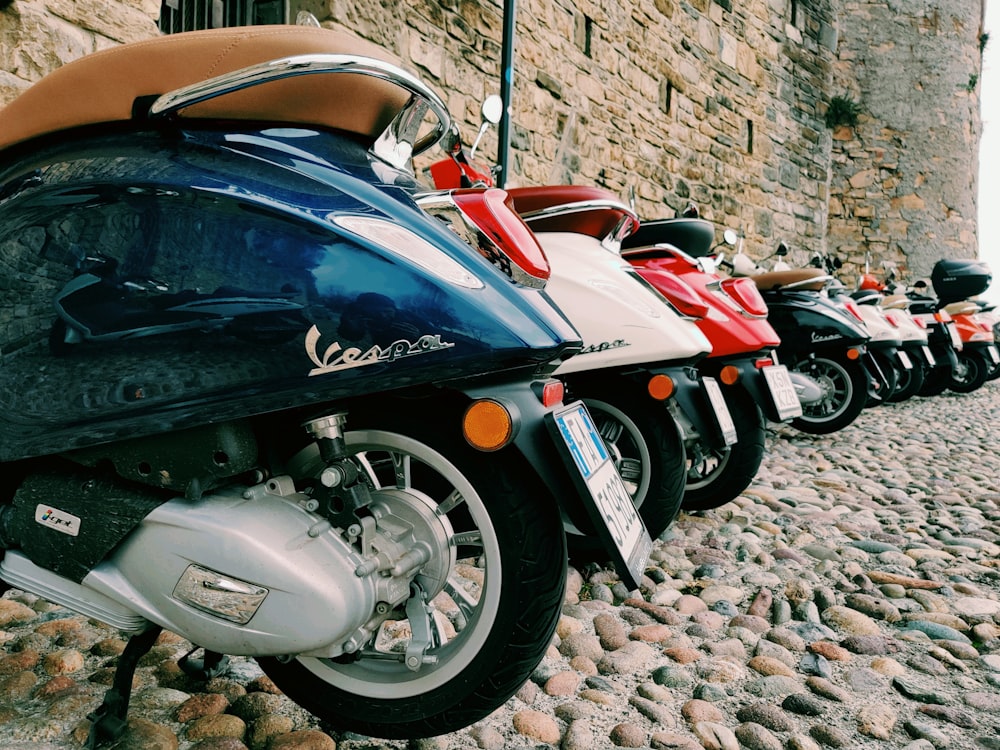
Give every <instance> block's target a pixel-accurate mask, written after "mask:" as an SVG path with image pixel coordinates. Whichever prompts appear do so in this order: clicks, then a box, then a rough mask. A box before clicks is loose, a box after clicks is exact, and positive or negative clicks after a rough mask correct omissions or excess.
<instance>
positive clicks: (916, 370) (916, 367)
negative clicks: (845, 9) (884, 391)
mask: <svg viewBox="0 0 1000 750" xmlns="http://www.w3.org/2000/svg"><path fill="white" fill-rule="evenodd" d="M896 374H897V379H896V390H894V391H893V392H892V394H891V395H890V396H889V398H888V400H889V401H891V402H892V403H894V404H898V403H899V402H901V401H906V400H907V399H908V398H912V397H913V396H916V395H917V393H918V392H919V391H920V389H921V388H922V387H923V385H924V374H925V373H924V367H923V365H921V364H919V363H918V362H914V363H913V367H911V368H910V369H906V368H905V367H903V366H902V365H900V366H899V368H898V370H897V373H896Z"/></svg>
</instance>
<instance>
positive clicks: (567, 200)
mask: <svg viewBox="0 0 1000 750" xmlns="http://www.w3.org/2000/svg"><path fill="white" fill-rule="evenodd" d="M507 193H508V194H509V195H510V197H511V199H512V200H513V201H514V210H515V211H517V212H518V213H519V214H521V215H522V216H524V215H526V214H531V213H534V212H535V211H542V210H545V209H548V208H556V207H558V206H566V205H569V204H574V203H586V202H593V203H595V206H594V207H593V208H591V209H588V210H581V211H572V212H571V211H567V212H566V213H561V214H554V215H552V216H546V217H544V218H538V219H534V220H531V221H530V226H531V229H532V230H533V231H535V232H574V233H576V234H585V235H588V236H590V237H596V238H597V239H604V238H605V237H607V236H608V234H610V233H611V232H612V231H614V230H615V228H616V227H617V226H618V225H619V223H620V222H621V221H622V219H624V218H625V217H627V216H630V215H631V212H630V211H629V209H628V207H627V206H626V205H625V204H624V203H622V200H621V198H619V197H618V196H617V195H615V194H614V193H612V192H611V191H610V190H605V189H604V188H599V187H591V186H588V185H544V186H541V187H522V188H507ZM609 204H614V205H609Z"/></svg>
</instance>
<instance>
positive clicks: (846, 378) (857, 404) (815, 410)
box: [792, 355, 868, 435]
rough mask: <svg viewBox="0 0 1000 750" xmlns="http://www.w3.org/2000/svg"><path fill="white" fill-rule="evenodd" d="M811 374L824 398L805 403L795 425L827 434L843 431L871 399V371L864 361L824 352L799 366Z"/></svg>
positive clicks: (793, 424) (796, 367) (814, 432)
mask: <svg viewBox="0 0 1000 750" xmlns="http://www.w3.org/2000/svg"><path fill="white" fill-rule="evenodd" d="M795 369H796V370H797V371H798V372H801V373H802V374H804V375H807V376H809V377H811V378H812V379H813V380H814V381H815V382H816V384H817V385H818V386H819V387H820V390H821V391H822V392H823V397H822V398H821V399H819V401H816V402H815V403H811V404H803V405H802V416H801V417H796V418H795V419H793V420H792V426H793V427H795V428H796V429H799V430H802V432H808V433H809V434H811V435H827V434H829V433H831V432H836V431H837V430H842V429H843V428H844V427H847V425H849V424H850V423H851V422H853V421H854V420H855V419H857V417H858V415H859V414H860V413H861V410H862V409H864V408H865V403H866V402H867V401H868V372H867V371H866V370H865V368H864V365H863V364H861V360H858V359H847V358H846V357H841V356H833V355H821V356H816V357H814V358H812V359H807V360H805V361H803V362H800V363H799V364H797V365H796V366H795Z"/></svg>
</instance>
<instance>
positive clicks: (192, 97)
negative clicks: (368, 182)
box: [149, 53, 451, 168]
mask: <svg viewBox="0 0 1000 750" xmlns="http://www.w3.org/2000/svg"><path fill="white" fill-rule="evenodd" d="M317 73H355V74H358V75H366V76H371V77H373V78H378V79H380V80H383V81H388V82H389V83H392V84H395V85H396V86H399V87H400V88H402V89H403V90H405V91H408V92H409V93H410V100H409V101H408V102H407V103H406V105H405V106H404V107H403V109H401V110H400V111H399V112H398V113H397V114H396V116H395V117H394V118H393V120H392V122H391V123H389V125H388V127H386V129H385V131H383V133H382V134H381V135H380V136H379V138H378V140H377V141H376V142H375V145H374V146H373V150H374V152H375V153H376V155H378V156H379V157H380V158H383V159H385V160H386V161H388V162H390V163H391V164H393V165H394V166H396V167H400V168H403V167H405V166H406V165H407V164H408V163H409V161H410V159H411V158H412V157H413V156H415V155H417V154H420V153H423V152H424V151H426V150H427V149H428V148H430V147H431V146H433V145H434V144H435V143H437V142H438V141H439V140H440V139H441V137H442V136H443V135H444V134H445V132H447V130H448V129H449V128H450V127H451V115H449V114H448V109H447V107H446V106H445V104H444V102H443V101H442V100H441V98H440V97H439V96H438V95H437V94H435V93H434V92H433V91H431V89H430V88H428V87H427V86H426V85H425V84H424V83H423V82H422V81H421V80H420V79H418V78H417V77H416V76H414V75H411V74H410V73H407V72H406V71H405V70H403V69H402V68H400V67H398V66H396V65H393V64H391V63H387V62H384V61H382V60H376V59H374V58H371V57H363V56H360V55H343V54H322V53H316V54H308V55H293V56H291V57H282V58H278V59H276V60H270V61H268V62H263V63H258V64H256V65H250V66H247V67H245V68H240V69H239V70H234V71H232V72H231V73H225V74H223V75H220V76H216V77H214V78H209V79H207V80H205V81H199V82H198V83H193V84H191V85H189V86H183V87H181V88H179V89H175V90H173V91H169V92H167V93H166V94H163V95H162V96H160V97H158V98H157V99H156V100H155V101H154V102H153V103H152V104H151V105H150V107H149V117H150V118H165V117H169V116H170V115H172V114H174V113H176V112H178V111H180V110H182V109H184V108H186V107H191V106H194V105H195V104H200V103H201V102H205V101H208V100H209V99H215V98H217V97H220V96H224V95H226V94H231V93H234V92H236V91H242V90H244V89H248V88H251V87H253V86H259V85H261V84H263V83H269V82H271V81H280V80H282V79H284V78H293V77H296V76H305V75H313V74H317ZM428 110H430V111H431V113H432V114H433V115H434V117H435V118H436V119H437V124H436V125H435V127H434V128H433V130H431V132H430V133H428V134H427V135H425V136H424V137H423V138H420V139H419V140H417V135H418V132H419V130H420V126H421V124H422V123H423V119H424V116H425V114H426V113H427V111H428Z"/></svg>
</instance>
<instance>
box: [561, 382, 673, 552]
mask: <svg viewBox="0 0 1000 750" xmlns="http://www.w3.org/2000/svg"><path fill="white" fill-rule="evenodd" d="M629 385H630V383H629V381H625V380H622V381H614V382H607V381H602V382H600V383H596V382H588V383H587V384H585V385H576V384H574V385H572V386H571V387H572V390H573V394H574V396H575V397H577V398H580V399H582V400H583V402H584V403H585V404H586V405H587V409H588V410H589V411H590V413H591V416H593V418H594V422H595V423H596V425H597V429H598V432H600V433H601V437H602V438H604V442H605V444H606V445H607V446H608V449H609V450H610V451H611V452H612V454H613V455H614V456H615V463H616V465H617V466H618V470H619V473H621V474H622V478H623V479H624V480H625V486H626V488H627V489H628V490H629V492H630V494H631V495H632V501H633V502H634V503H635V507H636V509H637V510H638V511H639V515H640V516H641V517H642V520H643V522H644V523H645V524H646V530H647V531H649V535H650V537H652V538H653V539H656V538H657V537H658V536H659V535H660V534H662V533H663V532H664V531H666V529H667V527H668V526H670V524H671V523H673V521H674V519H675V518H676V517H677V514H678V512H680V509H681V500H682V499H683V497H684V480H685V473H686V469H687V463H686V461H685V455H684V443H683V441H682V439H681V433H680V429H679V428H678V427H677V423H676V422H675V421H674V419H673V417H671V416H670V413H669V412H668V411H667V409H666V407H664V406H663V405H662V404H660V403H657V402H656V401H654V400H653V399H652V398H650V397H649V396H648V395H646V394H644V393H637V392H635V390H636V389H635V387H633V388H629V387H628V386H629ZM567 538H568V542H569V550H570V556H571V557H572V558H573V559H574V560H575V561H582V560H585V559H588V558H593V556H594V555H601V554H603V553H604V545H603V544H601V542H600V540H598V539H596V538H594V537H592V536H584V535H581V534H579V533H572V531H571V532H570V533H569V534H568V535H567Z"/></svg>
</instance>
